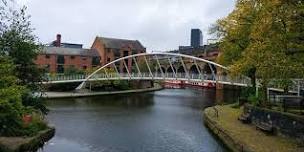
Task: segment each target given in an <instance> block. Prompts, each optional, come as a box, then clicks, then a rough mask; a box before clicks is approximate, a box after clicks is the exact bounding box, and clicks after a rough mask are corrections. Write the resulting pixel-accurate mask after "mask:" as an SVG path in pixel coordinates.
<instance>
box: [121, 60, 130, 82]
mask: <svg viewBox="0 0 304 152" xmlns="http://www.w3.org/2000/svg"><path fill="white" fill-rule="evenodd" d="M122 61H123V65H124V67H125V69H126V71H127V73H128V76H129V78H130V79H132V76H131V74H130V71H129V69H128V66H127V64H126V61H125V60H122Z"/></svg>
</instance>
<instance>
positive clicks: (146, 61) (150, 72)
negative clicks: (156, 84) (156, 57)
mask: <svg viewBox="0 0 304 152" xmlns="http://www.w3.org/2000/svg"><path fill="white" fill-rule="evenodd" d="M144 59H145V63H146V65H147V67H148V70H149V74H150V76H151V77H152V79H153V74H152V71H151V68H150V65H149V63H148V60H147V58H146V56H144Z"/></svg>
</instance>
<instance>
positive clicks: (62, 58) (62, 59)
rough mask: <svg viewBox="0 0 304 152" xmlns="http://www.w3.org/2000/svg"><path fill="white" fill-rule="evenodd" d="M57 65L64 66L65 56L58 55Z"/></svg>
mask: <svg viewBox="0 0 304 152" xmlns="http://www.w3.org/2000/svg"><path fill="white" fill-rule="evenodd" d="M57 63H58V64H64V56H63V55H58V56H57Z"/></svg>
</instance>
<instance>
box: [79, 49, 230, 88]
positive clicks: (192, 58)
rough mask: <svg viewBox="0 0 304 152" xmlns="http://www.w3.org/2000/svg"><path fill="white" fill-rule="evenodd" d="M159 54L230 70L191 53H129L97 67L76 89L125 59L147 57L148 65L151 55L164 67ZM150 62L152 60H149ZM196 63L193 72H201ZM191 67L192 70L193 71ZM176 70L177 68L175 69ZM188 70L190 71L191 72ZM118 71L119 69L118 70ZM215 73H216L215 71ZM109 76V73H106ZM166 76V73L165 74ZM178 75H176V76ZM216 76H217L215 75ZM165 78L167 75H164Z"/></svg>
mask: <svg viewBox="0 0 304 152" xmlns="http://www.w3.org/2000/svg"><path fill="white" fill-rule="evenodd" d="M159 56H164V57H168V58H169V57H176V58H177V59H181V61H182V62H183V59H189V60H192V61H195V63H196V62H204V63H205V64H207V65H208V64H209V65H213V66H214V67H217V68H221V69H223V70H228V68H227V67H225V66H223V65H220V64H217V63H215V62H212V61H209V60H205V59H202V58H198V57H194V56H190V55H185V54H176V53H161V52H153V53H141V54H134V55H129V56H125V57H122V58H119V59H116V60H114V61H112V62H110V63H107V64H105V65H103V66H102V67H100V68H99V69H97V70H96V71H94V72H93V73H92V74H90V75H89V76H87V77H86V78H85V79H84V80H83V81H82V83H81V84H80V85H79V86H78V87H77V88H76V89H82V88H83V87H84V86H85V83H86V82H87V81H88V80H89V79H91V78H92V77H93V76H94V75H96V74H97V73H98V72H99V71H101V70H105V68H106V67H109V66H113V65H114V66H115V63H119V62H121V61H124V60H126V59H133V60H136V58H143V59H145V62H146V64H147V65H148V61H147V59H146V57H151V58H150V59H153V60H156V61H157V63H158V67H162V66H161V65H160V62H159V59H158V58H159ZM149 62H150V61H149ZM169 62H170V65H173V63H171V61H170V60H169ZM196 66H197V65H196V64H195V65H192V67H191V69H192V72H193V73H199V72H200V71H198V69H197V67H199V66H197V67H196ZM194 67H195V68H194ZM148 68H149V74H148V75H149V77H150V78H152V79H153V73H152V70H153V69H152V68H151V67H149V65H148ZM170 69H171V70H172V68H171V67H170ZM191 69H190V71H191ZM167 70H168V69H167ZM174 70H175V71H176V69H174ZM190 71H188V72H190ZM117 72H118V70H117ZM127 72H128V76H129V78H130V79H132V75H131V74H132V72H131V71H127ZM163 72H165V71H163ZM213 74H214V73H213ZM106 75H107V77H108V74H107V73H106ZM163 76H164V75H163ZM176 76H177V75H175V77H176ZM214 77H216V76H215V75H214ZM163 78H164V79H165V77H163Z"/></svg>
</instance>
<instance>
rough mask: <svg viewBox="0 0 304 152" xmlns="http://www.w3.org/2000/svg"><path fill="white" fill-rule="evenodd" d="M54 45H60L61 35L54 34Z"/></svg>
mask: <svg viewBox="0 0 304 152" xmlns="http://www.w3.org/2000/svg"><path fill="white" fill-rule="evenodd" d="M55 46H56V47H60V46H61V35H60V34H57V36H56V42H55Z"/></svg>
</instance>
